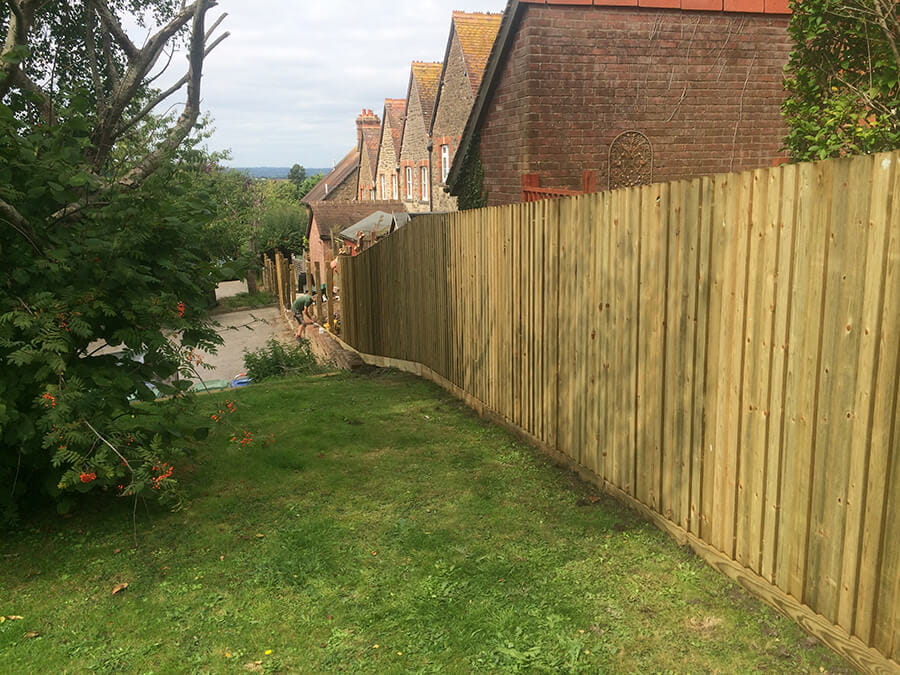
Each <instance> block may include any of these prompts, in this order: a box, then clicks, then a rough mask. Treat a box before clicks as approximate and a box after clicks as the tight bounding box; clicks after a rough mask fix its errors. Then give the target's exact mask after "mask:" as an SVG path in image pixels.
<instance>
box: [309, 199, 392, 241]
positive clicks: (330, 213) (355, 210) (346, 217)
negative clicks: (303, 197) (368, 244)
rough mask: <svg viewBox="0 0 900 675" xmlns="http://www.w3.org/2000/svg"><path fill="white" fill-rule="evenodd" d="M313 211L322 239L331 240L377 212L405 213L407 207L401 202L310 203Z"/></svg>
mask: <svg viewBox="0 0 900 675" xmlns="http://www.w3.org/2000/svg"><path fill="white" fill-rule="evenodd" d="M308 205H309V208H310V209H312V212H313V218H315V220H316V224H317V225H318V226H319V233H320V235H319V236H320V237H321V238H322V239H330V238H331V236H332V235H334V234H336V233H338V232H340V231H341V230H344V229H346V228H348V227H350V226H351V225H355V224H356V223H358V222H359V221H360V220H362V219H363V218H365V217H366V216H368V215H371V214H372V213H375V212H376V211H387V212H388V213H405V212H406V205H405V204H404V203H403V202H401V201H399V200H398V201H370V202H338V201H317V202H308Z"/></svg>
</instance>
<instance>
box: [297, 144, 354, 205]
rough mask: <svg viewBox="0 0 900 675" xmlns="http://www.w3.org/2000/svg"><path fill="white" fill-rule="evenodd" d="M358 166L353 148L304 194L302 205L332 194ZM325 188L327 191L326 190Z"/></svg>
mask: <svg viewBox="0 0 900 675" xmlns="http://www.w3.org/2000/svg"><path fill="white" fill-rule="evenodd" d="M358 166H359V152H358V151H357V149H356V148H353V149H352V150H351V151H350V152H348V153H347V154H346V155H345V156H344V158H343V159H342V160H341V161H340V162H338V163H337V164H335V166H334V168H333V169H332V170H331V173H329V174H328V175H327V176H325V178H323V179H322V180H320V181H319V182H318V183H316V186H315V187H314V188H313V189H312V190H310V191H309V192H307V193H306V196H304V197H303V199H302V200H301V201H302V202H303V203H304V204H309V203H311V202H317V201H321V200H323V199H326V198H327V195H328V193H330V192H332V191H333V190H334V189H335V188H337V187H339V186H340V185H341V184H342V183H343V182H344V181H345V180H347V179H348V178H349V177H350V176H351V175H352V174H353V172H354V170H356V168H357V167H358ZM326 188H327V189H326Z"/></svg>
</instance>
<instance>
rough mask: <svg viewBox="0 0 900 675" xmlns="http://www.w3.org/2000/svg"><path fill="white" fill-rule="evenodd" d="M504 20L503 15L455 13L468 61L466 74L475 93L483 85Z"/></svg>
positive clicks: (457, 28)
mask: <svg viewBox="0 0 900 675" xmlns="http://www.w3.org/2000/svg"><path fill="white" fill-rule="evenodd" d="M502 19H503V14H486V13H481V12H458V11H457V12H453V25H454V28H455V30H456V35H457V36H458V37H459V45H460V47H461V48H462V51H463V56H464V58H465V60H466V72H467V73H468V75H469V81H470V82H471V83H472V91H473V92H477V91H478V87H479V85H480V84H481V78H482V76H483V75H484V69H485V67H486V66H487V60H488V57H489V56H490V54H491V48H492V47H493V46H494V40H495V39H496V38H497V31H499V30H500V22H501V20H502Z"/></svg>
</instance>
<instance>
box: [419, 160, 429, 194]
mask: <svg viewBox="0 0 900 675" xmlns="http://www.w3.org/2000/svg"><path fill="white" fill-rule="evenodd" d="M419 180H420V181H422V201H423V202H427V201H428V167H427V166H420V167H419Z"/></svg>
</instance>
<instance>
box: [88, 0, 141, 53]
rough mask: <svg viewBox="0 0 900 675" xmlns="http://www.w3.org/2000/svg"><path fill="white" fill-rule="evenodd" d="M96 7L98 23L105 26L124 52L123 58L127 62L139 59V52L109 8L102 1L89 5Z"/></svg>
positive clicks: (96, 0)
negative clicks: (126, 58)
mask: <svg viewBox="0 0 900 675" xmlns="http://www.w3.org/2000/svg"><path fill="white" fill-rule="evenodd" d="M91 4H93V5H94V7H96V9H97V14H99V15H100V21H102V22H103V25H104V26H106V29H107V30H108V31H109V33H111V34H112V36H113V38H115V41H116V44H118V45H119V47H121V49H122V51H123V52H125V56H127V57H128V60H129V61H135V60H137V59H138V58H139V57H140V50H139V49H138V48H137V47H135V46H134V43H133V42H132V41H131V39H130V38H129V37H128V35H127V34H126V33H125V31H124V30H123V29H122V24H120V23H119V21H118V20H117V19H116V17H115V15H114V14H113V13H112V12H111V11H110V10H109V6H108V5H107V4H106V2H105V1H104V0H94V2H93V3H91Z"/></svg>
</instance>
